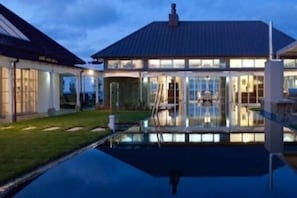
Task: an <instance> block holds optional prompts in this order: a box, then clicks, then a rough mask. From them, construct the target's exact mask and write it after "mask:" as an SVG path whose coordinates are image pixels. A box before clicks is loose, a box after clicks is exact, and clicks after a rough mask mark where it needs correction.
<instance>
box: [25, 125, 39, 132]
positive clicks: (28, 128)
mask: <svg viewBox="0 0 297 198" xmlns="http://www.w3.org/2000/svg"><path fill="white" fill-rule="evenodd" d="M36 128H37V127H36V126H28V127H25V128H23V131H29V130H33V129H36Z"/></svg>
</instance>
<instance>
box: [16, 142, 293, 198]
mask: <svg viewBox="0 0 297 198" xmlns="http://www.w3.org/2000/svg"><path fill="white" fill-rule="evenodd" d="M272 165H273V166H272V167H273V168H272V171H269V153H268V152H267V151H266V150H265V149H264V147H263V145H250V146H249V145H236V146H226V145H223V146H217V145H207V146H198V147H197V146H181V145H179V146H174V145H167V146H163V147H158V146H146V147H139V146H117V147H113V148H110V146H109V145H102V146H100V147H98V148H97V149H92V150H89V151H87V152H85V153H82V154H80V155H77V156H76V157H74V158H72V159H70V160H68V161H65V162H64V163H62V164H60V165H58V166H56V167H54V168H52V169H50V170H48V171H47V172H46V173H44V174H43V175H41V176H40V177H38V178H36V179H35V180H34V181H32V182H31V183H30V184H28V185H27V186H26V187H25V188H24V189H22V190H21V191H20V192H18V193H17V194H16V195H15V197H150V198H151V197H296V196H297V188H296V184H297V174H296V172H295V171H294V170H293V169H291V168H290V167H288V166H287V165H284V164H283V163H282V162H281V161H280V160H279V159H278V157H276V156H275V157H274V158H273V161H272ZM271 176H272V177H271Z"/></svg>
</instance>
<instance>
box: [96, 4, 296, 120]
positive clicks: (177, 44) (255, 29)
mask: <svg viewBox="0 0 297 198" xmlns="http://www.w3.org/2000/svg"><path fill="white" fill-rule="evenodd" d="M268 32H269V25H268V24H266V23H264V22H261V21H180V20H179V17H178V15H177V12H176V8H175V4H174V5H173V6H172V10H171V13H170V14H169V19H168V21H160V22H152V23H150V24H148V25H146V26H144V27H143V28H141V29H139V30H138V31H135V32H134V33H132V34H130V35H129V36H127V37H124V38H123V39H121V40H120V41H118V42H116V43H114V44H112V45H110V46H108V47H106V48H105V49H103V50H101V51H99V52H97V53H95V54H94V55H93V56H92V57H93V58H94V59H95V60H97V59H104V81H105V87H104V88H105V93H106V94H105V100H104V101H105V102H106V103H105V104H106V105H108V101H109V100H108V94H107V93H108V85H109V83H110V82H119V83H120V90H121V91H120V98H122V99H121V101H120V106H124V104H125V103H131V105H137V104H138V103H139V102H141V104H146V105H147V106H149V105H150V104H152V103H153V101H154V98H155V95H156V93H157V90H158V89H157V88H158V86H159V85H161V84H162V85H163V86H164V90H163V92H162V94H161V95H162V97H161V104H162V105H164V106H166V105H168V104H173V103H175V102H177V103H178V106H184V107H183V111H185V114H187V112H191V113H192V112H193V111H194V110H195V109H199V108H200V107H196V106H199V105H200V104H201V103H204V102H210V103H219V104H221V106H218V108H219V110H220V111H221V112H223V116H224V117H228V114H229V112H230V109H231V108H232V106H231V103H236V104H238V105H239V106H243V105H245V106H255V105H260V99H261V98H263V96H264V66H265V62H266V61H267V59H268V58H269V57H268V56H269V45H268V43H269V34H268ZM272 34H273V47H274V49H273V50H274V51H273V54H274V55H276V52H277V51H278V50H279V49H282V48H284V47H285V46H287V45H289V44H290V43H292V42H294V41H295V39H294V38H292V37H290V36H289V35H287V34H284V33H283V32H282V31H279V30H277V29H276V28H273V29H272ZM280 58H282V59H283V60H284V80H285V82H284V88H285V90H288V88H292V87H297V84H296V82H297V81H296V78H297V77H296V76H297V73H296V71H297V69H296V68H297V67H296V66H297V62H296V58H290V57H289V56H285V55H280ZM221 120H222V122H223V120H227V119H221ZM224 122H226V121H224ZM229 122H230V123H231V120H229Z"/></svg>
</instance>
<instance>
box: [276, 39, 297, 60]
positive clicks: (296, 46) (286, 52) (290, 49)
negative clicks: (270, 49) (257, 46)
mask: <svg viewBox="0 0 297 198" xmlns="http://www.w3.org/2000/svg"><path fill="white" fill-rule="evenodd" d="M277 56H278V57H279V58H295V59H296V58H297V41H294V42H292V43H290V44H289V45H287V46H285V47H284V48H282V49H280V50H278V51H277Z"/></svg>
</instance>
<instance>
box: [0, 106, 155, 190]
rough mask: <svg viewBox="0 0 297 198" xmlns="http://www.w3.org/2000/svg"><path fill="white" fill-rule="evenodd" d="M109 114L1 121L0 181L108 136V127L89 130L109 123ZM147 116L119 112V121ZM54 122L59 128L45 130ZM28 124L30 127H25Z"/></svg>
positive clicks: (93, 112)
mask: <svg viewBox="0 0 297 198" xmlns="http://www.w3.org/2000/svg"><path fill="white" fill-rule="evenodd" d="M108 115H109V112H108V111H95V110H93V111H82V112H76V113H71V114H66V115H59V116H53V117H45V118H38V119H33V120H27V121H21V122H17V123H14V124H6V125H0V184H4V183H5V182H8V181H9V180H12V179H13V178H16V177H18V176H21V175H22V174H24V173H26V172H28V171H31V170H34V169H35V168H37V167H39V166H41V165H44V164H46V163H48V162H50V161H52V160H55V159H57V158H59V157H62V156H64V155H66V154H68V153H70V152H72V151H74V150H76V149H79V148H81V147H83V146H86V145H88V144H90V143H92V142H95V141H97V140H99V139H100V138H102V137H104V136H106V135H107V134H108V133H110V132H109V130H106V131H100V132H90V130H91V129H93V128H96V127H106V126H107V123H108ZM148 116H149V112H147V111H120V112H118V113H117V117H118V120H119V121H120V122H134V121H138V120H142V119H145V118H146V117H148ZM53 126H55V127H60V128H59V129H57V130H54V131H43V129H45V128H48V127H53ZM77 126H79V127H82V129H81V130H79V131H75V132H68V131H67V129H69V128H72V127H77ZM27 127H31V129H30V130H24V128H27ZM32 127H35V128H34V129H32Z"/></svg>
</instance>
